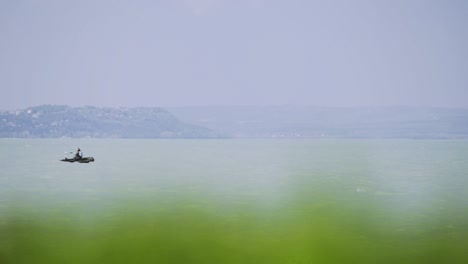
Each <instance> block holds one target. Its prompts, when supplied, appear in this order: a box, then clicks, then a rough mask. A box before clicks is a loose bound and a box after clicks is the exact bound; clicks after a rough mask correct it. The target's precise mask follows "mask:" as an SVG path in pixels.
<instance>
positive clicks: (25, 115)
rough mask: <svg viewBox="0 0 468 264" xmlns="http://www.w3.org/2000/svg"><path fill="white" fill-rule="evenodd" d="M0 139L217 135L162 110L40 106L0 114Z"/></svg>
mask: <svg viewBox="0 0 468 264" xmlns="http://www.w3.org/2000/svg"><path fill="white" fill-rule="evenodd" d="M0 137H4V138H5V137H19V138H24V137H32V138H56V137H78V138H81V137H95V138H108V137H111V138H216V137H219V135H218V134H217V133H215V132H213V131H211V130H210V129H207V128H203V127H200V126H196V125H189V124H186V123H182V122H180V121H179V120H178V119H177V118H176V117H174V116H173V115H172V114H171V113H169V112H168V111H166V110H164V109H162V108H98V107H89V106H87V107H69V106H57V105H42V106H37V107H31V108H27V109H23V110H18V111H15V112H1V113H0Z"/></svg>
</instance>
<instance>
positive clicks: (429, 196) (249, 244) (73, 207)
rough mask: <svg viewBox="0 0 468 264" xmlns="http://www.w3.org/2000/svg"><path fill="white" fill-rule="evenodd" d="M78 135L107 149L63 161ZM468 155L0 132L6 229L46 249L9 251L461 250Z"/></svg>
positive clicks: (368, 143) (359, 144)
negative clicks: (82, 160)
mask: <svg viewBox="0 0 468 264" xmlns="http://www.w3.org/2000/svg"><path fill="white" fill-rule="evenodd" d="M77 147H80V148H81V149H82V150H83V152H84V156H92V157H94V158H95V162H94V163H89V164H79V163H66V162H60V159H62V158H63V157H65V152H69V151H75V150H76V148H77ZM467 160H468V141H451V140H152V139H151V140H149V139H138V140H137V139H68V138H61V139H0V165H1V172H0V213H1V215H2V217H1V218H0V221H1V222H0V232H1V231H2V230H3V232H6V233H8V234H9V236H10V241H19V242H21V243H23V244H25V245H27V246H28V247H29V249H30V248H31V247H32V248H34V247H33V246H31V245H36V244H34V243H35V242H34V241H32V240H31V239H29V238H28V237H22V236H20V235H17V234H18V233H16V232H11V230H16V229H15V228H17V227H16V225H15V224H14V223H17V222H18V221H19V222H21V223H25V224H24V225H22V228H23V229H24V230H26V231H27V232H30V231H31V229H34V230H36V229H35V228H36V227H38V229H37V230H39V231H38V232H39V235H37V237H36V238H35V239H36V240H35V241H42V242H43V243H41V244H42V246H41V247H45V248H44V249H43V251H41V252H46V253H47V254H45V253H44V254H43V253H41V252H39V253H38V252H35V251H34V252H35V253H34V254H30V256H32V257H25V256H20V255H21V254H19V252H22V250H25V249H24V248H23V247H22V246H21V245H23V244H21V243H19V242H18V243H19V245H18V243H16V244H15V245H16V246H12V244H11V243H9V242H5V241H3V242H2V244H0V261H1V260H2V259H3V260H4V261H6V262H2V263H18V262H21V261H18V260H21V259H22V260H24V261H25V262H31V261H34V262H37V263H40V262H41V261H42V262H43V263H51V262H54V261H57V263H60V262H63V261H66V260H67V261H69V260H70V259H68V258H69V257H70V256H71V255H74V254H76V255H74V257H73V259H74V260H75V262H76V263H80V262H88V263H89V262H96V263H102V262H106V261H107V262H109V263H115V261H117V262H119V261H121V262H122V263H125V262H128V261H129V259H130V258H131V257H133V256H135V255H138V256H140V258H141V262H147V261H148V262H152V261H156V260H159V261H162V262H172V263H180V262H183V263H187V262H191V263H193V262H196V263H200V262H203V263H206V262H221V263H254V262H256V263H258V262H269V263H272V262H277V263H285V262H289V263H311V262H314V261H318V262H321V263H342V262H343V261H346V262H349V261H351V262H352V261H353V260H355V261H359V262H361V263H375V262H376V261H377V262H379V263H383V262H386V261H387V262H388V263H392V261H396V260H399V261H403V262H406V263H441V262H444V263H460V262H458V261H462V262H463V261H464V260H467V259H468V258H467V255H466V254H465V253H464V248H465V247H466V246H468V243H467V242H468V237H467V234H468V225H467V224H466V223H468V221H467V220H468V216H467V212H466V211H467V210H466V208H467V207H468V194H467V192H466V189H467V188H468V173H467V172H468V162H467ZM155 219H158V220H155ZM155 223H159V224H155ZM207 223H209V225H207ZM51 226H53V228H52V231H50V230H51V229H50V228H51ZM141 226H149V228H147V229H145V230H146V231H142V230H141V229H140V227H141ZM158 226H159V227H164V230H165V231H164V232H162V231H161V230H160V229H158ZM178 228H181V230H184V231H183V234H181V233H180V232H178V231H177V230H178ZM23 229H21V230H23ZM41 230H42V231H43V230H48V232H45V231H44V233H47V234H48V235H44V234H43V233H42V231H41ZM116 230H124V231H125V230H126V232H127V233H131V234H133V235H131V236H130V237H129V236H128V234H127V235H125V236H120V235H118V232H117V234H116ZM171 230H172V231H171ZM197 230H198V231H200V230H202V232H201V231H200V232H198V231H197ZM209 230H215V231H216V232H215V233H214V234H210V233H209V232H207V231H209ZM26 231H25V232H26ZM77 232H80V233H84V234H88V235H89V236H90V237H93V239H95V240H96V241H98V242H96V243H97V245H93V246H89V245H88V244H87V243H85V242H84V241H85V239H84V238H83V237H81V236H79V238H77V237H75V241H77V242H75V243H77V244H78V246H77V245H76V244H75V245H73V246H72V245H68V244H67V243H66V242H64V241H68V239H66V238H65V237H70V234H71V233H73V234H75V235H76V233H77ZM139 232H141V233H142V234H140V233H139ZM19 233H21V232H19ZM0 234H1V233H0ZM50 234H55V236H56V237H55V238H54V237H52V238H51V237H50ZM91 234H98V235H95V237H94V235H91ZM134 234H137V235H134ZM138 234H140V235H138ZM184 234H185V235H184ZM133 236H135V237H133ZM239 236H240V237H239ZM72 237H73V236H72ZM111 238H112V239H111ZM318 238H320V239H318ZM159 239H161V240H159ZM433 239H435V240H437V241H434V240H433ZM53 241H61V242H60V243H61V251H60V252H61V253H57V252H56V248H54V247H53V246H50V247H49V246H44V245H50V244H54V243H53ZM111 241H118V242H111ZM119 241H120V242H119ZM132 241H133V242H132ZM135 241H136V242H135ZM148 241H152V244H156V245H161V244H164V245H165V247H164V249H158V250H155V249H154V248H153V250H154V252H156V253H154V254H153V253H151V254H149V253H148V254H146V253H147V252H146V251H144V252H146V253H144V252H143V253H142V252H140V250H141V248H144V249H145V250H149V249H150V248H151V247H150V246H148V245H149V244H148V243H147V242H148ZM168 241H169V242H168ZM282 241H284V243H282ZM115 243H117V244H115ZM119 243H120V244H119ZM198 243H201V244H200V248H198V247H197V244H198ZM131 244H137V245H140V247H138V249H135V248H132V247H131ZM150 244H151V243H150ZM448 245H450V246H448ZM72 248H75V249H76V248H78V249H80V250H81V253H76V252H75V250H74V249H72ZM116 248H117V249H122V248H125V249H127V251H128V252H127V253H126V254H124V255H123V256H120V257H118V258H117V257H112V256H108V255H106V253H105V252H107V251H108V250H111V249H113V250H115V249H116ZM214 248H216V250H215V251H216V252H218V253H219V254H218V253H217V254H214V253H213V252H212V250H213V249H214ZM207 249H210V250H207ZM106 250H107V251H106ZM176 251H177V252H179V253H177V254H175V253H174V252H176ZM389 251H391V252H393V253H388V252H389ZM31 252H33V251H31ZM51 252H55V253H54V254H55V255H54V254H53V253H51ZM73 252H75V253H73ZM171 252H172V253H171ZM209 252H211V253H209ZM279 252H282V253H279ZM333 252H340V253H339V254H334V253H333ZM352 252H354V253H352ZM35 254H36V255H35ZM78 255H79V257H78ZM117 255H118V254H117ZM105 256H107V257H105ZM23 258H24V259H23ZM104 260H105V261H104ZM454 261H455V262H454Z"/></svg>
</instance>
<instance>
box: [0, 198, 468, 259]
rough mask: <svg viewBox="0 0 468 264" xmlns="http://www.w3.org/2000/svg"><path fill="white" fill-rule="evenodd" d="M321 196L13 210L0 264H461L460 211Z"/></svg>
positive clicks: (4, 220) (466, 225) (466, 239)
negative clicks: (87, 211) (392, 208)
mask: <svg viewBox="0 0 468 264" xmlns="http://www.w3.org/2000/svg"><path fill="white" fill-rule="evenodd" d="M322 198H323V199H320V198H318V197H308V198H305V197H302V199H296V200H293V201H290V202H289V203H288V204H284V205H282V206H280V207H274V208H270V209H260V208H256V207H255V206H252V205H251V204H249V203H247V202H246V203H238V204H237V205H236V204H231V205H225V204H224V205H220V204H215V203H213V202H212V201H211V202H210V200H206V199H201V198H196V199H194V198H192V199H189V198H186V199H182V200H179V201H178V202H167V203H166V204H163V203H159V204H158V205H154V206H148V205H145V206H136V205H135V204H133V205H131V204H127V205H122V206H121V208H120V209H112V210H107V211H100V212H94V213H93V214H95V217H93V218H87V217H83V214H84V212H79V210H74V211H67V212H63V211H62V212H60V211H59V212H56V213H50V212H49V213H45V214H41V213H25V212H24V210H19V211H14V210H13V211H11V212H9V213H7V214H5V215H3V216H2V217H1V220H0V221H1V222H0V238H1V240H0V263H3V264H9V263H468V253H467V251H466V249H467V248H468V221H466V220H468V218H467V217H466V215H463V214H462V213H460V212H455V211H454V212H452V213H454V214H452V215H451V214H450V212H449V211H445V212H443V213H442V212H438V211H436V210H435V209H434V210H432V211H431V212H428V214H429V215H427V214H426V215H416V214H411V213H408V214H406V215H400V216H398V219H395V217H393V218H392V214H391V213H390V212H388V211H387V212H384V211H383V210H380V209H379V207H377V206H373V205H370V204H368V203H362V204H349V203H346V202H345V201H338V202H337V201H333V200H330V199H327V198H326V197H322ZM306 204H307V205H306ZM455 209H456V208H455ZM455 209H454V210H455ZM447 213H448V214H447Z"/></svg>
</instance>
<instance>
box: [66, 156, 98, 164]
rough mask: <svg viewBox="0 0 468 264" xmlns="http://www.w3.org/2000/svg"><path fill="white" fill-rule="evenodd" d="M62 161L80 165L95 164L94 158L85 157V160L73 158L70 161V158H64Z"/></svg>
mask: <svg viewBox="0 0 468 264" xmlns="http://www.w3.org/2000/svg"><path fill="white" fill-rule="evenodd" d="M60 161H65V162H78V163H90V162H94V158H93V157H83V158H78V159H77V158H72V159H69V158H64V159H62V160H60Z"/></svg>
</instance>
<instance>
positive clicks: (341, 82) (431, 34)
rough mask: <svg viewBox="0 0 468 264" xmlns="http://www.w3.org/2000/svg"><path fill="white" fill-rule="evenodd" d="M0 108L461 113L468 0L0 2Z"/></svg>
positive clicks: (467, 60) (467, 96)
mask: <svg viewBox="0 0 468 264" xmlns="http://www.w3.org/2000/svg"><path fill="white" fill-rule="evenodd" d="M0 91H1V94H0V109H16V108H23V107H27V106H34V105H39V104H69V105H75V106H78V105H94V106H128V107H132V106H185V105H278V104H291V105H312V106H380V105H384V106H389V105H408V106H443V107H465V108H468V1H466V0H459V1H452V0H439V1H435V0H421V1H416V0H386V1H384V0H382V1H377V0H368V1H358V0H353V1H349V0H342V1H338V0H322V1H312V0H304V1H300V0H283V1H274V0H166V1H164V0H152V1H150V0H147V1H136V0H132V1H130V0H129V1H117V0H108V1H99V0H93V1H82V0H80V1H78V0H76V1H64V0H56V1H50V0H41V1H39V0H36V1H35V0H0Z"/></svg>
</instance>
